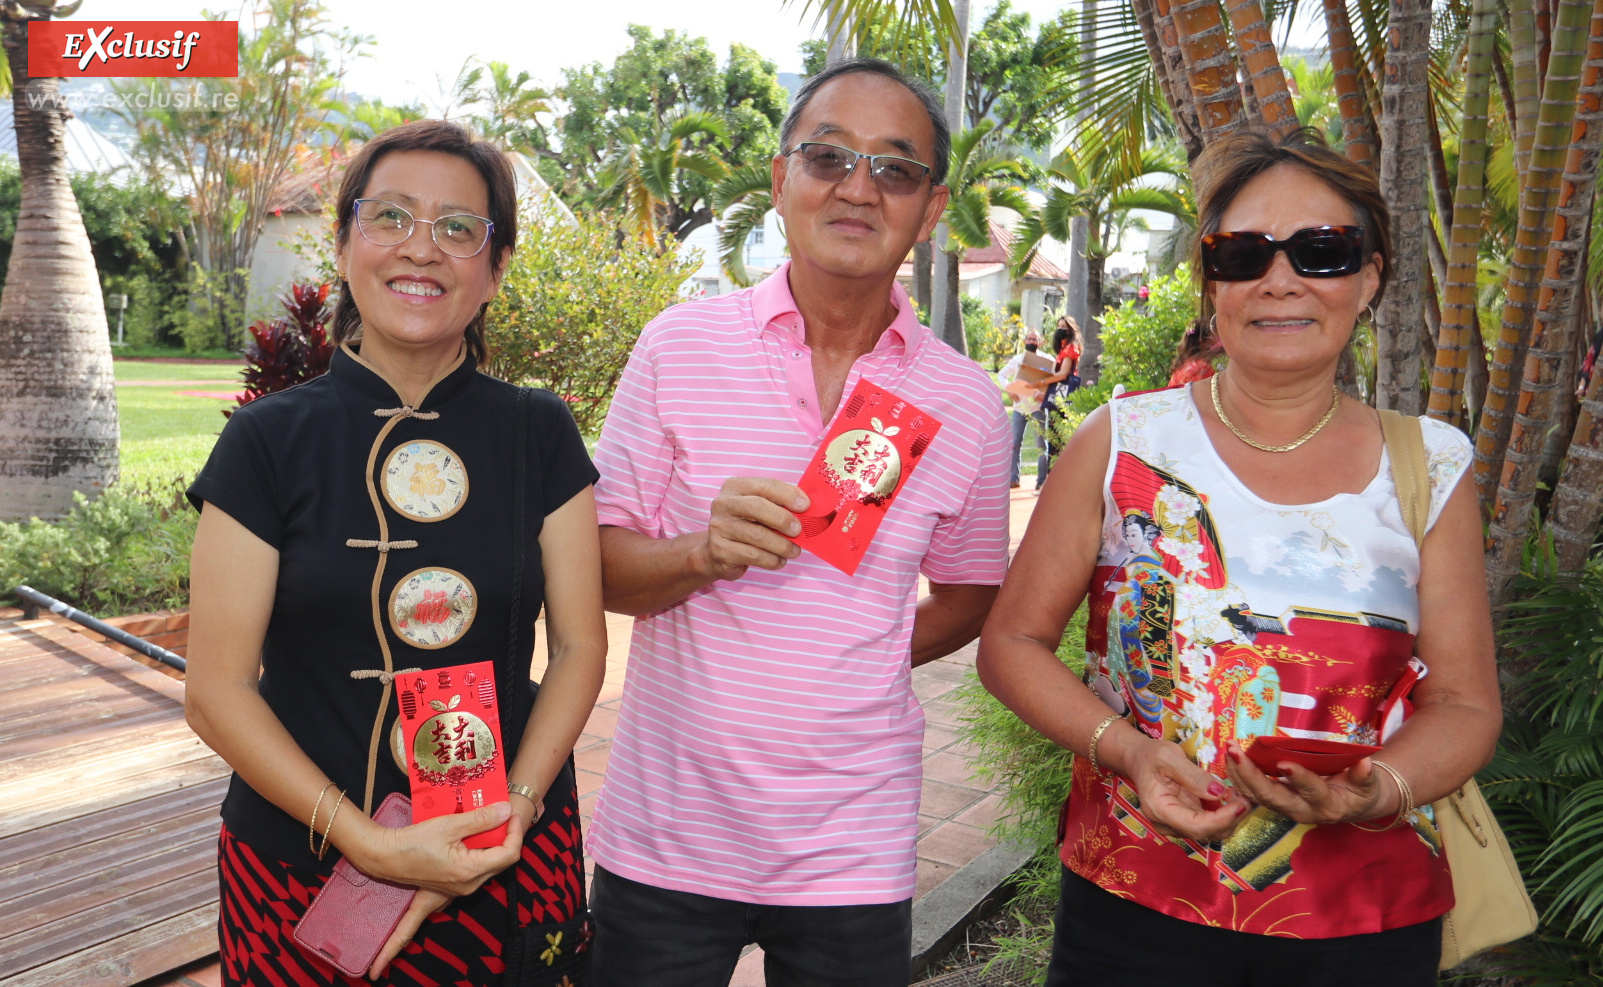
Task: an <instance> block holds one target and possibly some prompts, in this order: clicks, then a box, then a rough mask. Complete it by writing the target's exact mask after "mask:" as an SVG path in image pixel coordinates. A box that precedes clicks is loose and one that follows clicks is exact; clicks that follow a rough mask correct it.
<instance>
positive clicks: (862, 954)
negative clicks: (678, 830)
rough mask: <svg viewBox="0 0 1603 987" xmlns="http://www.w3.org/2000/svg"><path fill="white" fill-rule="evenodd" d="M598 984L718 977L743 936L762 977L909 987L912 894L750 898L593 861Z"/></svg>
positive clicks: (730, 965)
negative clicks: (872, 898)
mask: <svg viewBox="0 0 1603 987" xmlns="http://www.w3.org/2000/svg"><path fill="white" fill-rule="evenodd" d="M591 889H592V891H591V896H590V904H591V910H592V912H593V915H594V919H595V926H596V938H595V945H594V947H593V948H594V953H593V959H592V963H593V966H592V973H591V976H592V977H593V978H594V980H595V984H596V987H723V985H726V984H728V983H729V978H730V977H731V976H732V975H733V974H734V972H735V964H736V963H738V962H739V961H740V952H741V950H742V949H744V948H745V947H746V945H747V944H748V943H753V942H754V943H756V944H757V945H759V946H761V947H762V948H763V974H764V976H765V978H766V980H767V983H768V987H907V982H908V972H909V968H910V965H911V954H912V942H913V903H912V901H911V900H909V901H899V902H895V903H893V904H888V905H750V904H747V903H745V902H743V901H729V900H727V899H723V898H710V897H707V896H706V895H699V894H692V893H690V892H688V891H669V890H666V889H663V888H655V887H652V886H651V885H649V884H641V883H640V882H638V881H631V880H629V879H628V878H626V877H619V876H618V875H616V874H611V873H608V872H607V870H606V869H605V868H602V867H600V866H597V867H596V869H595V882H594V883H593V884H592V885H591Z"/></svg>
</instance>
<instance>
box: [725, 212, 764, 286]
mask: <svg viewBox="0 0 1603 987" xmlns="http://www.w3.org/2000/svg"><path fill="white" fill-rule="evenodd" d="M773 208H774V201H773V197H772V196H771V195H769V194H768V193H767V192H757V191H750V192H748V193H747V194H746V195H745V196H744V197H743V198H741V200H740V201H739V203H738V204H736V205H734V206H732V207H730V206H726V207H725V208H724V209H723V210H721V211H722V212H723V218H722V220H721V221H720V222H719V224H718V260H719V263H720V264H722V265H723V269H724V273H725V274H727V275H729V280H731V281H733V282H735V283H736V284H738V285H740V286H741V287H750V285H751V283H752V277H751V273H750V272H749V271H747V270H746V241H747V240H748V239H750V237H751V231H752V230H755V229H757V228H758V227H760V226H762V225H763V220H764V217H765V216H767V215H768V211H769V210H771V209H773Z"/></svg>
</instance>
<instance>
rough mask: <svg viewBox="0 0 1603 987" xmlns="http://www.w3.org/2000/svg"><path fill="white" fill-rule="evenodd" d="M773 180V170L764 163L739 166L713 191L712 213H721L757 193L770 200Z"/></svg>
mask: <svg viewBox="0 0 1603 987" xmlns="http://www.w3.org/2000/svg"><path fill="white" fill-rule="evenodd" d="M773 178H774V176H773V170H772V169H771V168H770V167H769V165H768V162H766V161H762V162H758V163H755V164H748V165H741V166H740V167H739V168H735V169H733V170H732V171H730V172H729V174H728V175H726V176H724V178H723V180H722V181H720V182H719V183H718V185H717V186H716V187H715V188H714V189H713V192H712V209H713V212H716V213H722V212H723V211H724V210H726V209H728V208H729V207H730V206H732V205H734V204H735V203H737V202H739V201H740V200H741V199H744V198H745V197H746V196H748V195H753V194H757V193H761V194H763V195H766V196H768V197H769V198H770V200H771V199H772V194H771V193H772V192H773ZM769 208H772V207H771V206H770V207H769Z"/></svg>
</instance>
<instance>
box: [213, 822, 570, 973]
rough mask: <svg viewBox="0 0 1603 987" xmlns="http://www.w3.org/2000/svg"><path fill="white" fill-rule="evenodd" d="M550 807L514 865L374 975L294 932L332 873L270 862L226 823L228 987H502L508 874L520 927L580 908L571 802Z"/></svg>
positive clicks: (221, 849)
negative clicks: (352, 972)
mask: <svg viewBox="0 0 1603 987" xmlns="http://www.w3.org/2000/svg"><path fill="white" fill-rule="evenodd" d="M561 801H562V803H563V804H561V805H560V806H557V807H553V810H552V811H548V812H547V813H546V816H545V817H544V818H542V819H541V820H540V821H539V823H538V824H537V825H535V826H534V827H533V828H532V829H530V830H529V835H528V838H527V839H525V840H524V842H523V856H522V859H520V860H519V861H518V863H517V865H516V866H514V867H513V868H511V869H509V870H508V871H503V872H502V873H500V874H497V875H496V876H495V877H493V878H491V879H490V880H488V881H486V882H484V885H483V886H482V887H480V888H479V890H478V891H476V892H474V893H473V894H471V895H468V896H466V897H463V898H458V899H456V900H455V901H453V902H451V904H450V905H448V906H446V908H445V909H444V910H443V911H440V912H438V913H436V914H435V915H432V916H430V917H429V918H428V919H427V920H426V921H424V923H423V926H422V928H420V929H418V932H417V935H416V936H415V937H413V940H412V942H411V943H410V944H408V945H407V946H406V948H405V949H403V950H402V951H401V954H400V955H399V956H397V957H396V958H395V959H394V961H392V962H391V963H390V968H389V971H388V973H387V974H386V975H385V976H384V977H383V978H381V979H379V980H377V981H369V980H366V979H363V978H358V977H347V976H345V975H344V974H342V973H340V972H339V971H338V970H336V969H334V968H333V967H332V966H330V965H329V964H328V963H327V962H326V961H324V960H323V959H322V958H321V957H318V956H316V955H315V954H313V953H310V952H308V951H307V950H305V949H303V948H302V947H301V945H300V944H299V943H297V942H296V941H295V939H294V937H293V935H292V933H293V932H294V929H295V924H296V923H297V922H299V921H300V919H301V916H302V915H304V914H306V909H307V907H308V906H309V905H310V904H311V902H312V899H313V898H315V897H316V895H317V892H318V890H319V889H321V888H322V886H323V883H324V881H326V880H327V879H328V877H327V875H326V874H323V873H319V872H316V871H310V870H307V869H305V868H301V867H296V866H293V865H291V864H286V863H284V862H282V861H278V860H271V859H268V858H266V857H263V856H262V855H260V854H258V853H256V852H255V850H253V849H252V848H251V847H250V846H249V845H247V844H245V843H244V842H242V841H240V840H238V839H236V838H235V837H234V835H233V834H232V833H230V832H229V830H228V827H227V826H224V827H223V829H222V834H221V836H220V837H219V839H218V856H217V861H218V864H217V869H218V876H219V881H220V883H221V886H222V903H221V908H220V909H219V917H218V930H217V932H218V940H219V943H218V945H219V951H220V952H221V954H222V967H223V983H224V984H226V985H228V987H330V985H339V987H371V985H372V984H378V985H380V987H439V985H446V984H450V985H454V987H500V984H501V979H502V978H501V973H502V971H503V970H504V969H505V964H504V963H503V962H502V959H501V954H502V948H503V947H502V943H503V941H504V940H505V938H506V936H507V933H508V932H509V931H510V929H511V922H512V918H513V916H512V911H513V908H512V907H511V906H509V904H508V896H507V890H508V883H507V882H508V881H509V879H515V880H516V881H517V882H518V884H519V885H520V890H519V891H518V893H517V895H516V896H515V897H516V901H517V904H516V912H517V916H516V917H517V923H518V925H519V926H520V927H522V926H528V925H542V924H545V923H548V922H566V921H568V920H570V919H572V918H573V917H574V915H575V914H576V913H577V912H578V910H579V902H580V901H581V897H582V894H581V892H582V887H581V884H582V882H583V881H584V851H583V848H582V845H581V843H580V837H579V814H578V810H577V806H576V805H575V803H574V802H572V801H570V800H567V799H563V800H561Z"/></svg>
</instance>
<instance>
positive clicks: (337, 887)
mask: <svg viewBox="0 0 1603 987" xmlns="http://www.w3.org/2000/svg"><path fill="white" fill-rule="evenodd" d="M373 821H374V822H376V823H378V824H379V825H380V826H388V827H389V828H391V829H398V828H400V827H402V826H410V825H412V800H411V799H409V798H407V797H406V796H405V795H403V794H401V793H400V792H395V793H394V794H392V795H391V796H390V797H389V798H387V799H385V800H384V801H383V803H381V804H380V805H379V807H378V812H377V813H375V814H374V816H373ZM416 891H417V889H416V888H414V887H412V886H411V885H408V884H393V883H391V882H389V881H381V880H379V879H378V878H376V877H368V876H367V875H366V874H364V873H362V872H361V871H359V870H357V869H356V865H354V864H352V863H351V862H350V860H349V859H347V858H345V857H341V858H340V861H339V863H337V864H335V865H334V873H333V875H332V876H330V877H329V879H328V883H327V884H325V885H323V890H321V891H319V892H318V893H317V897H316V898H314V899H313V900H312V905H311V907H310V908H308V909H306V914H305V915H304V916H302V917H301V920H300V922H298V923H297V924H296V926H295V941H296V942H298V943H300V944H301V945H302V946H305V947H306V948H307V949H309V950H311V951H312V952H314V953H316V954H317V955H318V956H321V957H322V958H323V959H325V960H327V961H328V962H330V963H332V964H334V968H335V969H337V970H339V971H340V972H341V973H343V974H345V975H347V976H351V977H365V976H366V975H367V968H368V967H370V966H372V965H373V960H374V959H375V958H376V957H377V956H378V954H379V950H381V949H383V948H384V943H385V942H387V941H388V940H389V938H390V933H392V932H394V931H395V927H396V926H397V925H400V924H401V916H403V915H405V914H406V909H407V907H408V906H410V905H411V904H412V895H413V894H414V893H415V892H416Z"/></svg>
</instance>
